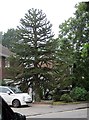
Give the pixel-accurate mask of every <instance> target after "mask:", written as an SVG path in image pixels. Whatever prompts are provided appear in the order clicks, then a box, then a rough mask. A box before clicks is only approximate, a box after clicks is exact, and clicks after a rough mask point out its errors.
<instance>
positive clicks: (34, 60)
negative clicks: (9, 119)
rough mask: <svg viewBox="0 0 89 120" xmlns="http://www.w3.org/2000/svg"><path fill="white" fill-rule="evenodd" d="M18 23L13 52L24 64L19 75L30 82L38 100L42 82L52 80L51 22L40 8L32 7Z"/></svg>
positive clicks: (53, 49) (52, 41) (53, 45)
mask: <svg viewBox="0 0 89 120" xmlns="http://www.w3.org/2000/svg"><path fill="white" fill-rule="evenodd" d="M20 23H21V24H20V26H18V28H17V32H18V42H17V44H16V46H15V48H16V49H15V52H16V53H17V55H18V56H19V58H20V62H21V64H22V65H23V66H24V71H23V74H22V75H21V77H22V78H24V80H25V79H26V80H28V81H31V82H32V84H33V89H34V90H35V93H36V101H39V100H40V94H39V93H40V92H39V91H40V89H41V87H42V86H43V83H44V82H45V83H46V82H47V81H48V82H47V83H49V81H50V80H52V62H53V60H54V54H55V47H56V42H55V39H53V36H54V34H53V33H52V24H50V22H49V21H47V18H46V15H45V14H44V13H43V12H42V10H39V9H34V8H32V9H29V10H28V13H26V14H25V16H24V18H23V19H21V21H20Z"/></svg>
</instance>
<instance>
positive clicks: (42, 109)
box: [12, 103, 89, 117]
mask: <svg viewBox="0 0 89 120" xmlns="http://www.w3.org/2000/svg"><path fill="white" fill-rule="evenodd" d="M86 108H88V104H87V103H80V104H63V105H52V104H31V105H30V107H21V108H12V109H13V110H14V111H16V112H20V113H22V114H24V115H26V116H30V117H31V116H36V115H42V114H47V113H54V112H64V111H72V110H78V109H86ZM88 111H89V110H88Z"/></svg>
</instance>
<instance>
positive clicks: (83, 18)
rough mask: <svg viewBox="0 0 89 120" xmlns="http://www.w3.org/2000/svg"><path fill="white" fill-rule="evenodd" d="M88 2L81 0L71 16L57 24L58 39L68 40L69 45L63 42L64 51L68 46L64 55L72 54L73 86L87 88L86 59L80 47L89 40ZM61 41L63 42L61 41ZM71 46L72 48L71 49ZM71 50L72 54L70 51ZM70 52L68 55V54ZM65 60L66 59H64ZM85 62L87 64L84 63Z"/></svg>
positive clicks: (68, 56)
mask: <svg viewBox="0 0 89 120" xmlns="http://www.w3.org/2000/svg"><path fill="white" fill-rule="evenodd" d="M88 5H89V2H83V3H82V2H81V3H79V4H77V5H76V6H75V8H76V11H75V13H74V17H73V18H69V19H68V20H67V21H65V22H64V23H62V25H60V26H59V28H60V31H59V40H60V41H64V40H65V41H66V42H67V41H69V45H67V44H66V42H65V43H64V44H65V48H63V49H65V53H66V49H67V48H68V50H67V51H68V53H67V55H66V56H65V55H64V56H65V57H66V59H67V60H68V59H69V58H70V57H71V56H72V59H71V61H72V65H71V70H72V84H73V86H81V87H85V88H86V89H87V90H88V83H89V82H88V78H89V76H88V73H87V70H88V69H89V68H88V64H89V63H88V60H86V59H84V58H83V57H82V56H81V51H82V47H83V45H84V44H86V43H88V42H89V34H88V32H89V9H88ZM62 43H63V42H62ZM69 46H71V47H69ZM71 48H72V50H71ZM69 51H72V55H71V52H69ZM69 53H70V55H68V54H69ZM65 62H66V61H65ZM70 63H71V62H70ZM85 63H86V64H87V66H86V65H85Z"/></svg>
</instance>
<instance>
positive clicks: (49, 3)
mask: <svg viewBox="0 0 89 120" xmlns="http://www.w3.org/2000/svg"><path fill="white" fill-rule="evenodd" d="M83 1H85V0H83ZM83 1H82V0H0V32H1V31H2V32H3V33H4V32H7V30H8V29H10V28H15V29H16V27H17V26H18V25H19V24H20V19H21V18H24V16H25V13H27V12H28V10H29V9H31V8H37V9H41V10H42V11H43V13H45V14H46V17H47V20H49V21H50V23H51V24H52V25H53V27H52V31H53V32H54V34H55V36H57V35H58V30H59V29H58V27H59V25H60V24H61V23H63V22H64V20H67V19H68V18H70V17H71V16H73V13H74V12H75V5H76V4H78V3H79V2H83Z"/></svg>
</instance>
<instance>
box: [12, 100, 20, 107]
mask: <svg viewBox="0 0 89 120" xmlns="http://www.w3.org/2000/svg"><path fill="white" fill-rule="evenodd" d="M20 105H21V104H20V101H19V100H17V99H16V100H13V102H12V106H13V107H15V108H17V107H20Z"/></svg>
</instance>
